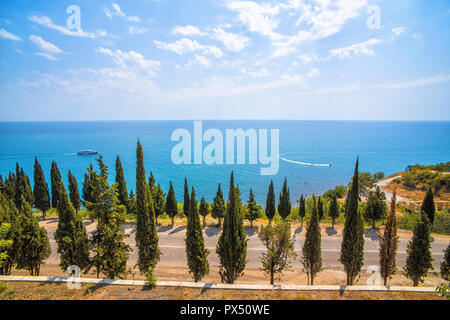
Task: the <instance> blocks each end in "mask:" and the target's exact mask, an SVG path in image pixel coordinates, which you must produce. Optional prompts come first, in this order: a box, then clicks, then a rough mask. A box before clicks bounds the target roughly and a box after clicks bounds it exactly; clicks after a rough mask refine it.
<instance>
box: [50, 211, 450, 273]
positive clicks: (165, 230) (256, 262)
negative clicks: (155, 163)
mask: <svg viewBox="0 0 450 320" xmlns="http://www.w3.org/2000/svg"><path fill="white" fill-rule="evenodd" d="M85 224H86V227H87V230H88V232H91V231H92V230H94V228H95V225H94V224H91V223H90V222H85ZM44 226H45V228H46V229H47V232H48V235H49V239H50V246H51V249H52V254H51V256H50V257H49V262H50V261H51V262H57V261H58V255H57V252H56V243H55V240H54V238H53V233H54V231H55V230H56V227H57V220H56V219H54V220H52V219H50V220H46V222H45V223H44ZM339 228H340V226H337V232H336V231H334V230H332V229H323V228H322V259H323V266H324V268H327V267H328V268H342V264H341V263H340V262H339V256H340V249H341V241H342V237H341V230H340V229H339ZM125 230H126V232H127V233H130V237H129V238H127V239H126V242H127V243H128V244H129V245H130V246H131V247H132V249H133V251H132V252H130V258H129V264H135V263H136V260H137V253H136V247H135V240H134V235H135V234H134V233H135V229H133V228H131V227H129V228H125ZM253 230H255V229H250V228H246V232H247V235H248V239H249V240H248V252H247V257H248V260H249V261H248V263H247V268H252V269H258V268H260V267H261V262H260V257H261V253H262V252H263V251H265V248H264V247H263V245H262V243H261V242H260V241H259V239H258V237H257V234H256V233H255V232H254V231H253ZM185 231H186V230H185V226H175V227H174V228H173V229H172V228H171V227H159V228H158V236H159V245H160V248H161V250H162V253H163V254H162V256H161V260H160V262H159V264H158V266H160V267H163V266H167V267H186V253H185V246H184V239H185ZM366 231H367V230H366ZM219 232H220V230H219V229H218V228H215V227H207V228H206V229H205V230H204V237H205V244H206V247H207V249H209V250H210V255H209V256H208V260H209V262H210V264H211V266H218V265H219V258H218V256H217V255H216V252H215V249H216V244H217V240H218V237H219ZM295 233H296V234H295V248H296V250H297V253H298V254H299V256H300V255H301V247H302V245H303V242H304V234H305V230H304V229H303V230H302V231H301V232H299V229H297V230H295ZM399 234H400V242H399V248H398V256H397V266H398V267H399V268H402V267H403V266H404V265H405V261H406V248H407V244H408V241H409V240H410V237H411V233H410V232H405V231H401V232H400V233H399ZM432 240H433V242H432V248H431V250H432V255H433V258H434V262H433V265H434V268H435V270H436V271H438V270H439V265H440V263H441V262H442V260H443V258H444V253H443V250H445V249H446V248H447V246H448V245H449V243H450V238H449V237H446V236H442V237H441V236H436V237H435V238H433V239H432ZM378 248H379V238H378V236H377V235H376V233H375V232H374V231H373V230H368V232H367V234H366V236H365V243H364V264H365V266H366V267H367V266H369V265H378V263H379V254H378ZM297 263H299V262H297Z"/></svg>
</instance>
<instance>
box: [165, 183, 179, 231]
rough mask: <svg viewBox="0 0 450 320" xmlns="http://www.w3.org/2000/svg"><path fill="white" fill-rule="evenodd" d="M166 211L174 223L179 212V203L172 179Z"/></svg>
mask: <svg viewBox="0 0 450 320" xmlns="http://www.w3.org/2000/svg"><path fill="white" fill-rule="evenodd" d="M166 212H167V214H168V215H169V217H170V219H171V220H172V226H173V224H174V218H175V216H176V215H177V214H178V204H177V199H176V198H175V190H174V189H173V185H172V181H170V187H169V192H168V193H167V200H166Z"/></svg>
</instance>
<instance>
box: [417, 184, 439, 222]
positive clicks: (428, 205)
mask: <svg viewBox="0 0 450 320" xmlns="http://www.w3.org/2000/svg"><path fill="white" fill-rule="evenodd" d="M420 211H421V213H422V214H426V215H427V218H428V221H429V222H430V223H431V224H434V215H435V213H436V208H435V206H434V196H433V191H432V190H431V187H430V189H428V191H427V194H426V195H425V199H423V203H422V207H421V209H420Z"/></svg>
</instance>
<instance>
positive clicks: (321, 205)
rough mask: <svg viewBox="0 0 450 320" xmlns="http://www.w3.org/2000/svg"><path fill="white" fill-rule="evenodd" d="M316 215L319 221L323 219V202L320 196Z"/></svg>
mask: <svg viewBox="0 0 450 320" xmlns="http://www.w3.org/2000/svg"><path fill="white" fill-rule="evenodd" d="M317 215H318V217H319V221H321V220H322V219H323V202H322V199H321V198H320V196H319V199H318V201H317Z"/></svg>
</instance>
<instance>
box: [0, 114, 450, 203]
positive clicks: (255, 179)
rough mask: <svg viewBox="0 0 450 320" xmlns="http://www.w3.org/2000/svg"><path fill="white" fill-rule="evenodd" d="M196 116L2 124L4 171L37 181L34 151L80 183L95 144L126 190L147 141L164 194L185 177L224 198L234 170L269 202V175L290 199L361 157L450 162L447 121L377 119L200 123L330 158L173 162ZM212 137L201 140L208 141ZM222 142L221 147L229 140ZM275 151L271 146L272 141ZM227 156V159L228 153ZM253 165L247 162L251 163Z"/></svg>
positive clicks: (396, 165) (387, 169)
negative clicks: (271, 134)
mask: <svg viewBox="0 0 450 320" xmlns="http://www.w3.org/2000/svg"><path fill="white" fill-rule="evenodd" d="M193 127H194V121H120V122H0V174H1V175H2V176H7V175H8V172H9V171H12V170H15V164H16V162H18V163H19V165H20V166H22V167H23V168H24V170H25V172H26V173H27V174H28V175H29V176H30V179H31V180H33V179H32V178H33V164H34V157H35V156H37V157H38V159H39V162H40V163H41V165H42V167H43V168H44V171H45V173H46V177H47V182H48V183H49V182H50V166H51V162H52V160H55V161H56V162H57V163H58V166H59V169H60V170H61V173H62V174H63V177H64V178H65V183H66V185H67V173H68V171H69V169H70V170H71V171H72V173H73V174H74V175H75V176H76V178H77V180H78V184H79V186H80V189H81V186H82V182H83V175H84V172H85V171H86V168H87V167H88V166H89V164H90V163H95V158H96V156H78V155H76V153H77V151H79V150H84V149H93V150H97V151H98V152H99V153H100V154H102V155H103V157H104V160H105V162H106V164H107V165H108V166H110V180H111V182H113V181H114V178H115V171H114V163H115V159H116V156H117V155H119V156H120V158H121V160H122V163H123V166H124V170H125V176H126V180H127V184H128V190H130V189H135V170H136V158H135V155H136V142H137V139H138V138H139V139H140V140H141V143H142V145H143V147H144V154H145V168H146V170H147V173H148V174H150V171H153V173H154V175H155V177H156V179H157V182H159V183H161V186H162V187H163V189H164V191H165V192H167V190H168V187H169V181H170V180H172V181H173V183H174V187H175V190H176V196H177V199H178V202H182V199H183V185H184V177H187V178H188V182H189V185H190V186H194V187H195V190H196V193H197V198H198V199H200V197H201V195H204V196H205V198H206V200H207V201H212V199H213V197H214V196H215V193H216V190H217V185H218V183H219V182H220V183H222V185H223V189H224V193H225V196H226V195H227V193H228V192H227V188H228V182H229V176H230V173H231V171H232V170H234V172H235V179H236V181H237V183H238V184H239V187H240V190H241V193H242V198H243V200H244V201H246V200H247V198H248V192H249V189H250V187H251V188H253V191H254V193H255V195H256V199H257V201H258V202H259V203H260V204H262V205H263V204H264V203H265V196H266V193H267V188H268V185H269V183H270V180H271V179H272V180H273V181H274V183H275V191H276V192H277V194H278V193H279V191H280V189H281V187H282V183H283V180H284V178H285V177H287V179H288V184H289V187H290V192H291V198H295V199H297V198H299V196H300V194H302V193H303V194H307V195H311V194H312V193H314V194H321V193H323V192H324V191H326V190H328V189H330V188H333V187H334V186H336V185H340V184H347V183H348V182H349V181H350V178H351V176H352V174H353V169H354V164H355V160H356V157H357V156H359V157H360V171H369V172H372V173H375V172H379V171H382V172H384V173H385V175H389V174H392V173H394V172H397V171H401V170H404V169H405V167H407V166H408V165H411V164H416V163H420V164H435V163H438V162H447V161H450V122H376V121H203V130H204V131H205V130H207V129H210V128H214V129H218V130H220V131H221V132H222V133H223V135H224V137H225V130H226V129H238V128H242V129H244V130H247V129H250V128H254V129H257V131H258V129H269V130H270V129H279V133H280V139H279V146H280V157H282V158H285V159H288V160H290V161H295V162H304V163H319V164H331V167H314V166H306V165H300V164H297V163H293V162H287V161H283V160H280V162H279V171H278V173H277V174H276V175H273V176H262V175H260V168H261V165H259V164H258V165H249V164H245V165H236V164H235V165H211V166H209V165H205V164H203V165H194V164H192V165H176V164H174V163H172V160H171V151H172V148H173V147H174V146H175V145H176V144H177V142H172V141H171V135H172V132H173V131H174V130H175V129H177V128H184V129H187V130H188V131H190V132H191V135H192V138H193V134H194V129H193ZM208 144H209V143H203V146H206V145H208ZM225 145H226V144H225V141H224V146H225ZM269 150H270V147H269ZM224 158H225V157H224ZM247 163H248V161H247Z"/></svg>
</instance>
